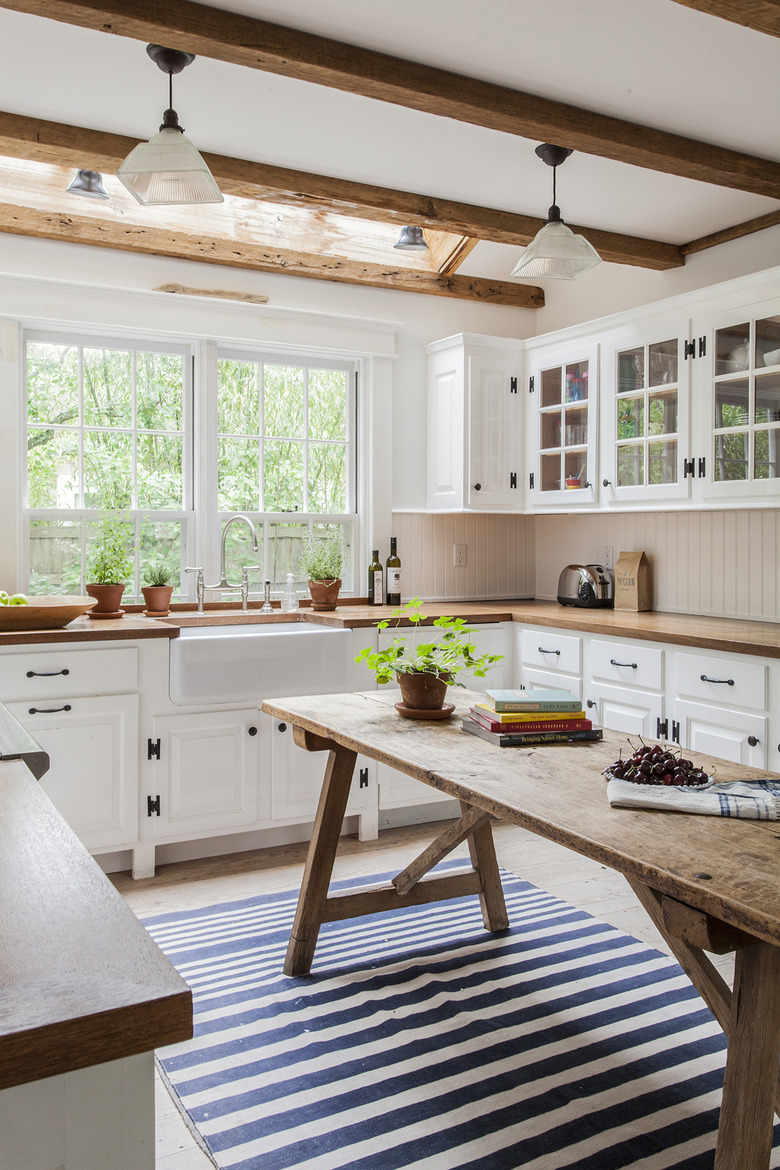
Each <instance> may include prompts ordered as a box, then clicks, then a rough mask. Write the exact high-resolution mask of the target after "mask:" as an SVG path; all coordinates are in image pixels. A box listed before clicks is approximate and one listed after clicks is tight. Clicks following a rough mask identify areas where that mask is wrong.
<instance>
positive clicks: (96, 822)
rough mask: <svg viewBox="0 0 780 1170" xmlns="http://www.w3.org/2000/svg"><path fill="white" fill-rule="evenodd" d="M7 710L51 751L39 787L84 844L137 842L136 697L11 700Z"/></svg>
mask: <svg viewBox="0 0 780 1170" xmlns="http://www.w3.org/2000/svg"><path fill="white" fill-rule="evenodd" d="M57 707H61V708H62V709H61V710H56V709H53V708H57ZM66 708H68V709H66ZM8 710H9V711H10V712H11V714H12V715H15V716H16V718H17V719H18V720H19V722H20V723H22V724H24V726H25V727H26V728H27V729H28V730H29V732H30V734H31V735H33V736H34V737H35V739H37V741H38V743H39V744H40V745H41V747H42V748H43V750H44V751H46V752H48V753H49V757H50V759H51V767H50V770H49V771H48V772H47V773H46V775H45V776H44V777H43V778H42V780H41V787H42V788H43V789H44V791H45V792H46V793H47V794H48V796H49V797H50V798H51V800H52V802H53V803H54V804H55V805H56V806H57V808H58V809H59V811H60V812H61V813H62V815H63V817H64V818H65V820H66V821H67V822H68V824H69V825H70V827H71V828H72V829H73V830H74V832H75V833H77V834H78V836H79V837H80V838H81V840H82V841H83V843H84V844H85V845H86V846H87V848H88V849H104V848H108V847H111V846H121V845H127V844H132V843H133V842H135V841H136V839H137V837H138V697H137V696H136V695H113V696H110V697H103V696H101V697H100V698H95V699H70V700H69V701H68V703H67V704H60V703H53V702H52V701H51V700H44V701H43V702H26V703H9V704H8Z"/></svg>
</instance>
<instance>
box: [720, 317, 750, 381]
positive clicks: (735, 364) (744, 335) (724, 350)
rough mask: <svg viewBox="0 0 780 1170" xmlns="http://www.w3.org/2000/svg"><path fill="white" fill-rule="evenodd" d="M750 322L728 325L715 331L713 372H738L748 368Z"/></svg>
mask: <svg viewBox="0 0 780 1170" xmlns="http://www.w3.org/2000/svg"><path fill="white" fill-rule="evenodd" d="M749 343H750V323H749V322H745V324H744V325H729V326H728V327H727V328H726V329H718V330H716V332H715V374H716V375H719V374H738V373H740V371H741V370H746V369H747V368H748V359H749V357H750V344H749Z"/></svg>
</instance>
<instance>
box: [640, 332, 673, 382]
mask: <svg viewBox="0 0 780 1170" xmlns="http://www.w3.org/2000/svg"><path fill="white" fill-rule="evenodd" d="M647 364H648V373H649V375H650V376H649V378H648V385H649V386H666V385H668V384H669V383H670V382H676V381H677V338H676V337H673V338H671V340H670V341H659V342H657V343H656V344H655V345H650V346H648V363H647Z"/></svg>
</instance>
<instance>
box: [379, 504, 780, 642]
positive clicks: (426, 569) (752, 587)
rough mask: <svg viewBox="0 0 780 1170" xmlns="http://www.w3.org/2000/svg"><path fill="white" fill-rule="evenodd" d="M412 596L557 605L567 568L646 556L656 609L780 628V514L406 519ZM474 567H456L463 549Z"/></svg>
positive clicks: (406, 590) (399, 528)
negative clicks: (609, 553)
mask: <svg viewBox="0 0 780 1170" xmlns="http://www.w3.org/2000/svg"><path fill="white" fill-rule="evenodd" d="M393 531H394V532H395V534H396V535H397V537H398V551H399V553H400V556H401V560H402V564H403V572H404V582H403V595H404V597H407V596H415V595H416V596H419V597H422V598H427V599H428V600H456V599H458V598H463V599H464V600H471V599H480V598H482V599H489V598H503V597H509V598H511V597H517V598H520V597H538V598H540V599H543V600H552V599H554V598H555V595H556V588H557V584H558V575H559V573H560V571H561V569H562V568H563V567H564V565H567V564H574V563H594V562H595V563H598V562H600V561H601V560H602V558H603V556H604V548H605V547H606V546H610V547H611V548H612V549H613V550H614V555H615V558H617V556H618V555H619V553H620V552H621V551H623V550H626V551H627V550H630V549H643V550H644V552H645V553H646V554H647V558H648V560H649V562H650V574H651V581H652V597H653V602H652V604H653V609H658V610H666V611H667V612H677V613H697V614H707V615H711V616H714V617H737V618H747V619H751V618H752V619H755V620H757V621H780V584H779V581H780V574H778V569H780V510H778V509H775V508H752V509H751V508H744V509H734V510H725V509H724V510H722V511H683V510H679V511H673V512H630V513H628V512H626V513H620V514H609V515H606V514H604V513H598V514H590V515H589V514H587V513H583V514H578V515H576V516H494V515H488V516H483V515H475V514H468V515H465V514H457V515H454V514H453V515H448V514H447V515H423V514H420V513H411V512H398V513H394V515H393ZM455 544H465V545H466V565H465V567H462V568H457V569H456V568H454V567H453V545H455Z"/></svg>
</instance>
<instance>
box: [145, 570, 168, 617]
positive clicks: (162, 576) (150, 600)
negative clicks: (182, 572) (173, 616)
mask: <svg viewBox="0 0 780 1170" xmlns="http://www.w3.org/2000/svg"><path fill="white" fill-rule="evenodd" d="M170 580H171V570H170V569H169V568H168V566H167V565H164V564H163V563H162V562H159V563H158V564H151V565H147V567H146V569H145V571H144V581H145V582H146V584H145V585H142V586H141V592H142V593H143V595H144V601H145V602H146V610H145V611H144V612H145V613H146V615H147V617H165V616H166V615H167V614H168V613H170V611H171V594H172V593H173V585H171V584H170Z"/></svg>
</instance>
